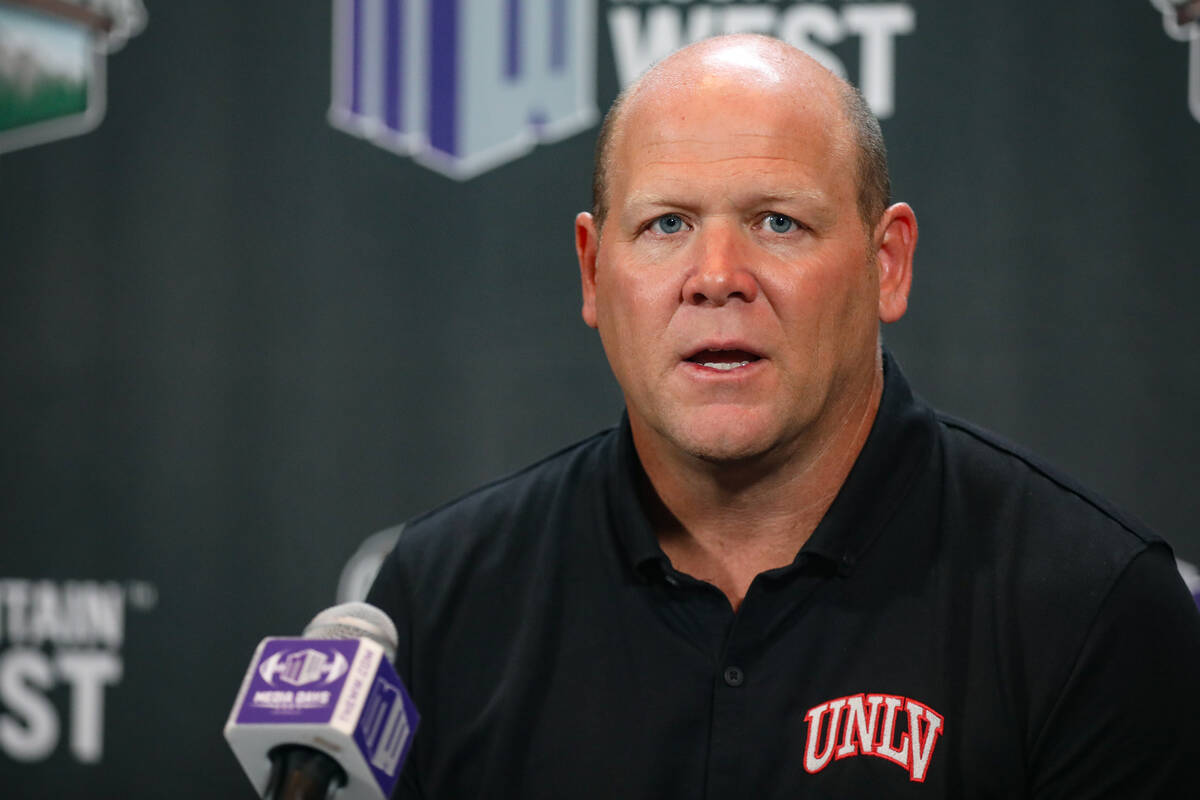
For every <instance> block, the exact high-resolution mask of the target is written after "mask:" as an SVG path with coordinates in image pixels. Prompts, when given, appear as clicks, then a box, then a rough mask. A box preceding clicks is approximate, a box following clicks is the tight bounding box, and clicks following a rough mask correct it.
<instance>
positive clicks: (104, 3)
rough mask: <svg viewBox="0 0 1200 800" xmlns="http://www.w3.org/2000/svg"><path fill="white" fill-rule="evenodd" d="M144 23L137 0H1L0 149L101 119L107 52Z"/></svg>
mask: <svg viewBox="0 0 1200 800" xmlns="http://www.w3.org/2000/svg"><path fill="white" fill-rule="evenodd" d="M145 25H146V10H145V8H144V7H143V6H142V2H141V0H71V1H70V2H68V0H0V153H3V152H6V151H9V150H17V149H19V148H22V147H29V146H30V145H35V144H41V143H43V142H49V141H53V140H55V139H62V138H65V137H67V136H75V135H78V134H81V133H86V132H88V131H90V130H92V129H93V128H95V127H96V126H97V125H99V124H100V120H101V119H102V118H103V117H104V108H105V56H106V55H107V54H108V53H112V52H115V51H117V50H119V49H120V48H121V46H122V45H124V44H125V42H126V40H128V39H129V38H130V37H131V36H135V35H136V34H138V33H140V32H141V30H142V28H144V27H145Z"/></svg>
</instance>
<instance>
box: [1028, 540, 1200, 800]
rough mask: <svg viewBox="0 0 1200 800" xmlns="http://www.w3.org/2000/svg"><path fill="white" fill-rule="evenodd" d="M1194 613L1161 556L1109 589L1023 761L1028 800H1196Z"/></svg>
mask: <svg viewBox="0 0 1200 800" xmlns="http://www.w3.org/2000/svg"><path fill="white" fill-rule="evenodd" d="M1197 720H1200V612H1198V611H1197V608H1196V604H1195V601H1194V600H1193V599H1192V597H1191V595H1190V594H1189V593H1188V591H1187V589H1186V588H1185V587H1184V585H1183V581H1182V579H1181V578H1180V576H1179V573H1178V571H1177V569H1176V567H1175V561H1174V559H1173V558H1172V556H1171V552H1170V549H1169V548H1167V547H1166V546H1165V545H1163V544H1161V543H1156V544H1152V545H1151V546H1149V547H1148V548H1147V549H1145V550H1143V551H1141V552H1140V553H1139V554H1138V555H1136V556H1135V557H1134V558H1133V559H1132V560H1131V561H1130V563H1129V564H1128V566H1127V567H1126V568H1125V570H1124V571H1123V572H1122V574H1121V575H1120V577H1119V578H1118V579H1117V580H1116V582H1115V583H1114V584H1113V586H1112V588H1111V589H1110V591H1109V592H1108V595H1107V597H1106V598H1105V599H1104V601H1103V603H1102V605H1101V607H1100V610H1099V612H1098V613H1097V616H1096V617H1095V619H1094V621H1093V623H1092V626H1091V629H1090V630H1089V632H1088V634H1087V636H1086V638H1085V640H1084V643H1083V646H1082V648H1081V649H1080V651H1079V654H1078V657H1077V658H1076V660H1075V665H1074V668H1073V670H1072V671H1071V674H1070V676H1069V678H1068V679H1067V681H1066V683H1065V685H1064V686H1063V688H1062V691H1061V694H1060V696H1059V697H1058V698H1057V700H1056V702H1055V705H1054V710H1053V712H1052V713H1051V715H1050V717H1049V719H1048V720H1047V722H1046V724H1045V726H1044V727H1043V729H1042V731H1041V732H1040V734H1039V735H1038V736H1037V738H1036V740H1035V744H1034V747H1033V752H1031V753H1030V767H1031V780H1030V790H1031V791H1030V796H1031V797H1034V798H1037V800H1058V798H1062V800H1068V799H1069V800H1091V799H1093V798H1095V799H1097V800H1098V799H1099V798H1113V800H1116V799H1117V798H1120V800H1133V799H1135V798H1156V799H1158V798H1162V799H1164V800H1165V798H1184V797H1198V796H1200V777H1198V776H1200V737H1197V736H1196V734H1195V725H1196V722H1197Z"/></svg>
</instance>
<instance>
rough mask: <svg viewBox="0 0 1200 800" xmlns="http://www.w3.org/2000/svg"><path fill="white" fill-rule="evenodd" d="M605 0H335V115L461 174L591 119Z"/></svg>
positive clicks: (379, 140) (338, 121)
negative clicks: (599, 17)
mask: <svg viewBox="0 0 1200 800" xmlns="http://www.w3.org/2000/svg"><path fill="white" fill-rule="evenodd" d="M595 17H596V6H595V0H538V2H532V0H334V2H333V87H332V88H333V102H332V105H331V107H330V109H329V121H330V123H331V124H333V125H334V126H335V127H337V128H340V129H341V130H344V131H346V132H348V133H352V134H355V135H357V136H362V137H364V138H366V139H368V140H370V141H371V142H373V143H374V144H377V145H379V146H380V147H384V148H387V149H389V150H393V151H395V152H398V153H402V154H404V155H411V156H412V157H413V158H414V159H415V160H417V161H418V162H420V163H422V164H424V165H425V166H427V167H430V168H431V169H434V170H436V171H438V172H441V173H443V174H445V175H448V176H450V177H452V178H456V179H458V180H466V179H467V178H471V177H473V176H475V175H478V174H480V173H481V172H485V171H487V170H489V169H493V168H495V167H497V166H499V165H501V164H504V163H506V162H508V161H512V160H514V159H516V158H518V157H520V156H522V155H524V154H525V153H527V152H529V151H530V150H531V149H532V148H533V147H534V146H535V145H537V144H538V143H539V142H552V141H556V140H559V139H564V138H566V137H568V136H571V135H573V134H575V133H578V132H579V131H582V130H584V129H586V128H588V127H590V126H591V125H592V124H593V123H594V122H595V121H596V119H597V117H598V114H597V111H596V104H595V83H596V81H595V71H596V58H595V47H596V37H595V33H594V28H595Z"/></svg>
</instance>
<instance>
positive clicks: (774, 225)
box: [767, 214, 797, 233]
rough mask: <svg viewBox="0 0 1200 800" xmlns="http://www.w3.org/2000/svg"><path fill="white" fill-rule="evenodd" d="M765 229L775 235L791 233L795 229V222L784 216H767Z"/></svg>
mask: <svg viewBox="0 0 1200 800" xmlns="http://www.w3.org/2000/svg"><path fill="white" fill-rule="evenodd" d="M767 227H768V228H770V229H771V230H772V231H774V232H775V233H791V232H792V231H794V230H795V229H796V228H797V225H796V220H794V219H792V218H791V217H789V216H786V215H784V214H769V215H767Z"/></svg>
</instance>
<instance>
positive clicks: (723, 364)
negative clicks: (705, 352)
mask: <svg viewBox="0 0 1200 800" xmlns="http://www.w3.org/2000/svg"><path fill="white" fill-rule="evenodd" d="M749 363H750V362H749V361H705V362H704V366H706V367H708V368H709V369H720V370H726V371H728V370H731V369H737V368H738V367H744V366H746V365H747V364H749Z"/></svg>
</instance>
